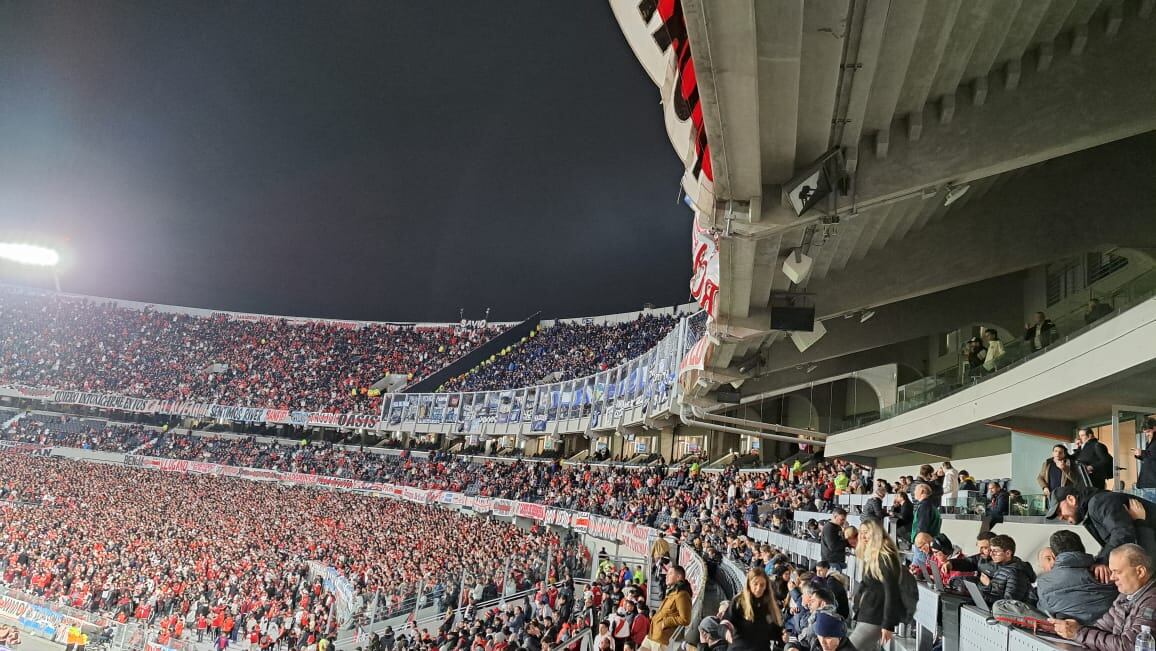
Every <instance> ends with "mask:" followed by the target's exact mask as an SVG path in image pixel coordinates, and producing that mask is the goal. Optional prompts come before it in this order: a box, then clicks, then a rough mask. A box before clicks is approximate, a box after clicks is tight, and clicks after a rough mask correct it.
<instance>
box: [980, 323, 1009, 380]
mask: <svg viewBox="0 0 1156 651" xmlns="http://www.w3.org/2000/svg"><path fill="white" fill-rule="evenodd" d="M983 340H984V342H985V343H986V344H987V354H985V355H984V357H983V371H984V373H994V372H996V371H997V370H999V360H1000V359H1001V358H1002V357H1003V356H1004V349H1003V343H1002V342H1001V341H1000V340H999V333H998V332H996V331H995V330H994V329H993V328H987V329H985V330H984V331H983Z"/></svg>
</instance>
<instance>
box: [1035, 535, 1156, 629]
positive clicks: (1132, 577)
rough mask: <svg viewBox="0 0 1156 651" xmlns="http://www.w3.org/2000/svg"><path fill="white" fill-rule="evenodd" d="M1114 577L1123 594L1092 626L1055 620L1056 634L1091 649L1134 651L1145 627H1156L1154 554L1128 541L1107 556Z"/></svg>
mask: <svg viewBox="0 0 1156 651" xmlns="http://www.w3.org/2000/svg"><path fill="white" fill-rule="evenodd" d="M1108 565H1109V567H1110V568H1111V573H1112V580H1113V582H1114V583H1115V584H1116V589H1117V590H1119V591H1120V596H1119V597H1117V598H1116V601H1115V602H1113V603H1112V607H1111V608H1109V609H1108V612H1106V613H1104V615H1103V616H1101V617H1100V618H1099V619H1098V620H1096V621H1095V623H1093V624H1091V625H1083V624H1080V622H1078V621H1077V620H1075V619H1071V618H1065V619H1058V618H1057V619H1052V620H1051V621H1052V623H1053V624H1054V625H1055V627H1056V634H1057V635H1059V636H1060V637H1063V638H1065V639H1068V640H1074V641H1075V642H1076V643H1077V644H1079V645H1081V646H1082V647H1083V648H1085V649H1089V650H1090V651H1131V650H1132V649H1134V648H1135V647H1136V637H1137V636H1138V635H1139V634H1140V630H1141V627H1142V626H1147V627H1148V628H1149V629H1156V590H1154V589H1153V588H1152V557H1151V556H1149V555H1148V553H1147V552H1146V551H1144V549H1143V548H1142V547H1140V546H1139V545H1135V544H1132V543H1125V544H1123V545H1120V546H1119V547H1116V548H1115V549H1113V550H1112V552H1111V553H1110V555H1109V557H1108Z"/></svg>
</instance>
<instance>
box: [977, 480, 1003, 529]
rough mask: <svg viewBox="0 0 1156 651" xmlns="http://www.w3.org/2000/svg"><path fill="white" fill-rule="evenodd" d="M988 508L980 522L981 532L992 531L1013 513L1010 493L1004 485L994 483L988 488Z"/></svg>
mask: <svg viewBox="0 0 1156 651" xmlns="http://www.w3.org/2000/svg"><path fill="white" fill-rule="evenodd" d="M987 497H988V499H987V506H986V507H985V509H984V514H983V519H982V520H981V522H980V527H979V530H980V531H991V530H992V529H994V528H995V525H997V524H999V523H1001V522H1003V519H1004V518H1005V517H1007V516H1008V515H1009V514H1010V513H1011V504H1010V502H1009V496H1008V492H1007V491H1006V490H1004V487H1003V485H1002V484H1000V483H999V482H998V481H993V482H991V483H990V484H988V486H987Z"/></svg>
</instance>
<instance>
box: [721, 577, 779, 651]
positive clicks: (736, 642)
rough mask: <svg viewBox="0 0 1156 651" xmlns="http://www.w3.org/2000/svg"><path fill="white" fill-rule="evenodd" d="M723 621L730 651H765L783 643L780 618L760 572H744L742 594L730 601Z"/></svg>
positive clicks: (765, 578)
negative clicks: (727, 624) (729, 630)
mask: <svg viewBox="0 0 1156 651" xmlns="http://www.w3.org/2000/svg"><path fill="white" fill-rule="evenodd" d="M723 619H725V620H726V621H728V622H730V625H731V628H732V631H733V635H732V639H731V645H730V651H767V649H769V648H771V645H772V644H777V643H779V642H782V640H783V615H782V611H780V610H779V603H778V600H777V599H775V595H774V594H772V593H771V585H770V581H769V580H768V578H767V574H766V572H763V570H762V568H759V567H752V568H751V570H750V571H749V572H747V583H746V586H745V587H744V588H743V591H742V592H741V593H739V595H738V596H737V597H735V598H734V599H733V600H732V601H731V605H730V606H729V607H728V608H727V612H726V614H725V615H723Z"/></svg>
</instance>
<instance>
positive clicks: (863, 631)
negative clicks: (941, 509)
mask: <svg viewBox="0 0 1156 651" xmlns="http://www.w3.org/2000/svg"><path fill="white" fill-rule="evenodd" d="M859 536H860V541H859V546H858V547H857V548H856V549H855V555H856V557H857V558H858V559H859V564H860V567H861V568H862V569H863V578H862V580H861V581H860V583H859V590H858V593H857V594H856V597H855V621H856V622H858V624H856V625H855V630H854V631H852V632H851V642H852V643H853V644H854V646H855V648H856V649H858V651H878V650H879V649H880V648H882V647H883V645H885V644H888V643H890V642H891V638H892V637H893V636H894V633H895V627H896V626H898V625H899V623H900V620H901V619H902V618H903V614H904V608H903V599H902V597H901V596H900V594H899V573H900V572H901V571H902V569H901V567H900V564H899V550H898V549H897V548H896V547H895V543H894V542H892V541H891V538H889V537H888V536H887V532H886V531H884V530H883V523H881V522H879V521H878V520H871V519H868V520H864V521H863V522H862V523H861V524H860V525H859Z"/></svg>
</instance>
